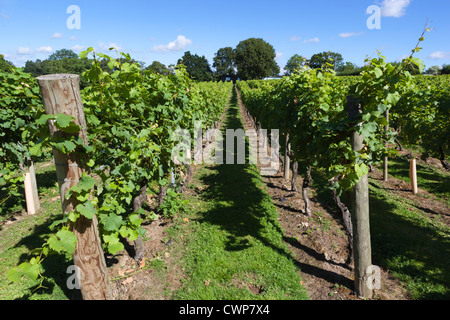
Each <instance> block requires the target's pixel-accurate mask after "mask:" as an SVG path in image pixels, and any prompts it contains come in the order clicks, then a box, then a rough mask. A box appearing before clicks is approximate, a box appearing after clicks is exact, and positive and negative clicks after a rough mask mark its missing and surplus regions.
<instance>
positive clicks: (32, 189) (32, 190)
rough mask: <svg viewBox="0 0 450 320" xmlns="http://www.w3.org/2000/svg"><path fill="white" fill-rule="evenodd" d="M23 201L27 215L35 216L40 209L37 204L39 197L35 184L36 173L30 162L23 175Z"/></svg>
mask: <svg viewBox="0 0 450 320" xmlns="http://www.w3.org/2000/svg"><path fill="white" fill-rule="evenodd" d="M24 186H25V199H26V202H27V213H28V214H29V215H33V214H35V213H36V212H37V211H38V210H39V208H40V207H41V205H40V203H39V195H38V190H37V183H36V173H35V171H34V164H33V162H31V164H30V166H29V167H28V170H27V172H26V173H25V182H24Z"/></svg>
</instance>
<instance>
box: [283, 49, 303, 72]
mask: <svg viewBox="0 0 450 320" xmlns="http://www.w3.org/2000/svg"><path fill="white" fill-rule="evenodd" d="M306 63H307V59H306V58H305V57H303V56H301V55H299V54H294V55H293V56H292V57H290V58H289V60H288V61H287V63H286V66H285V67H284V70H286V75H288V76H289V75H291V74H293V73H294V72H295V71H296V70H300V69H301V68H302V67H303V66H305V65H306Z"/></svg>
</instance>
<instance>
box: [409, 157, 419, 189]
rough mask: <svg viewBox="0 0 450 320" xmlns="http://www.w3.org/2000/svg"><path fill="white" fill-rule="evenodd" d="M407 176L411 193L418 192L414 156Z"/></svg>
mask: <svg viewBox="0 0 450 320" xmlns="http://www.w3.org/2000/svg"><path fill="white" fill-rule="evenodd" d="M409 178H410V179H411V189H412V192H413V194H417V193H419V189H418V187H417V161H416V158H412V159H411V161H410V165H409Z"/></svg>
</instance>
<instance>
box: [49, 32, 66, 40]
mask: <svg viewBox="0 0 450 320" xmlns="http://www.w3.org/2000/svg"><path fill="white" fill-rule="evenodd" d="M63 36H64V35H63V34H62V33H59V32H55V33H54V34H52V36H51V38H52V39H61V38H62V37H63Z"/></svg>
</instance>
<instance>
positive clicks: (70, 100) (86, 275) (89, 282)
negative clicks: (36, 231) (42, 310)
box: [37, 74, 111, 300]
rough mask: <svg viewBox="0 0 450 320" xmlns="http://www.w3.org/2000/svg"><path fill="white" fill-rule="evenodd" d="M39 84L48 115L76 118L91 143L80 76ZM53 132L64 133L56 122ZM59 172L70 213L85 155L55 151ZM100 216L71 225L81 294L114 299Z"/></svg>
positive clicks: (58, 77) (65, 210)
mask: <svg viewBox="0 0 450 320" xmlns="http://www.w3.org/2000/svg"><path fill="white" fill-rule="evenodd" d="M37 80H38V84H39V88H40V90H41V94H42V100H43V104H44V107H45V112H46V114H54V115H56V114H66V115H71V116H73V117H74V118H75V122H76V124H78V125H79V126H80V127H81V131H80V132H79V133H78V135H79V136H80V137H81V138H82V139H83V142H84V143H85V144H86V145H87V143H88V141H87V131H86V120H85V116H84V109H83V104H82V100H81V95H80V87H79V81H80V79H79V76H78V75H68V74H55V75H48V76H42V77H38V78H37ZM50 122H51V121H50ZM49 129H50V133H51V134H52V135H62V136H64V135H65V133H63V132H60V131H59V130H58V129H57V128H56V127H55V126H54V125H53V124H52V123H49ZM53 155H54V158H55V166H56V175H57V179H58V184H59V189H60V196H61V203H62V210H63V213H64V214H67V213H69V212H71V211H73V210H74V208H75V207H76V206H77V204H78V203H77V200H76V199H75V198H74V197H71V198H69V199H66V197H65V195H66V193H67V191H68V190H69V189H70V188H71V187H73V186H75V185H77V184H78V182H79V180H80V178H81V176H82V174H83V173H84V172H88V168H87V166H86V165H85V164H86V162H87V160H88V159H86V157H85V156H84V155H81V154H77V153H73V154H63V153H61V152H59V151H58V150H53ZM97 225H98V222H97V217H96V216H95V215H94V218H93V219H92V220H89V219H87V218H85V217H84V216H81V217H80V218H79V219H78V220H77V221H76V222H75V223H73V224H72V226H71V228H72V230H73V232H74V234H75V235H76V236H77V239H78V242H77V246H76V248H75V253H74V256H73V258H74V263H75V266H77V267H78V268H79V270H80V271H81V275H82V277H81V279H79V280H80V286H81V294H82V297H83V299H84V300H110V299H111V293H110V292H111V291H110V288H109V279H108V274H107V269H106V262H105V257H104V254H103V250H102V247H101V242H100V236H99V233H98V227H97Z"/></svg>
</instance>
